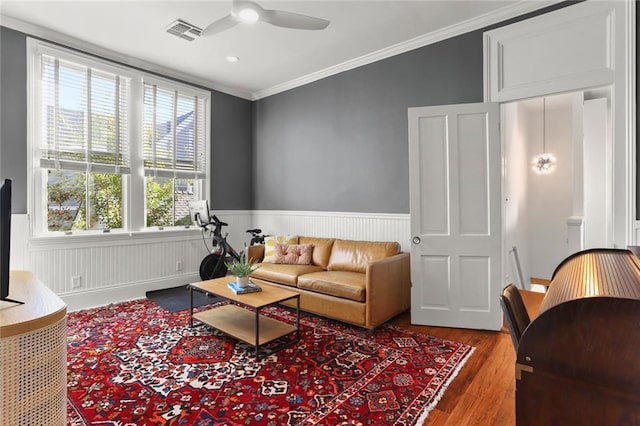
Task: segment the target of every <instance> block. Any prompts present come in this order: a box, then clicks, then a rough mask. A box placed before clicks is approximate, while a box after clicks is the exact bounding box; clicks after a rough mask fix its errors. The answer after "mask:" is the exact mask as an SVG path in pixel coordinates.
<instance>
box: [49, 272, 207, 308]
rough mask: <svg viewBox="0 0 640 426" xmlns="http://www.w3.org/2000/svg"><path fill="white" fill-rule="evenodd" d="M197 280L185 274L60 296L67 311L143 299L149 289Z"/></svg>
mask: <svg viewBox="0 0 640 426" xmlns="http://www.w3.org/2000/svg"><path fill="white" fill-rule="evenodd" d="M196 281H200V277H199V276H198V275H196V274H185V275H182V276H173V277H170V278H166V279H160V280H153V281H143V282H137V283H126V284H119V285H116V286H111V287H102V288H97V289H91V290H86V291H77V292H74V293H65V294H59V295H58V296H60V298H61V299H62V300H63V301H64V303H66V304H67V311H68V312H73V311H78V310H81V309H88V308H94V307H97V306H105V305H109V304H111V303H120V302H127V301H129V300H137V299H143V298H144V297H145V294H146V292H147V291H152V290H160V289H163V288H170V287H177V286H179V285H187V284H189V283H192V282H196Z"/></svg>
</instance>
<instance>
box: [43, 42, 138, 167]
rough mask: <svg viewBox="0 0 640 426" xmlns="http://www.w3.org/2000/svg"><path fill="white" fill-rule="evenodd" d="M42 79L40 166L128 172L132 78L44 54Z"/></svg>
mask: <svg viewBox="0 0 640 426" xmlns="http://www.w3.org/2000/svg"><path fill="white" fill-rule="evenodd" d="M40 82H41V91H40V95H41V98H42V102H41V108H42V111H41V113H42V120H41V123H42V126H43V128H42V136H43V137H42V140H41V142H40V166H41V167H44V168H50V169H65V170H83V171H85V170H86V171H94V172H99V173H116V174H129V173H130V162H129V141H128V123H127V117H128V111H127V108H128V97H129V93H130V80H129V79H128V78H127V77H122V76H119V75H116V74H112V73H109V72H106V71H104V70H99V69H95V68H91V67H88V66H84V65H79V64H76V63H73V62H70V61H66V60H61V59H59V58H55V57H53V56H49V55H46V54H43V55H42V58H41V80H40Z"/></svg>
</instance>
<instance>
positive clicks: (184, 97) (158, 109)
mask: <svg viewBox="0 0 640 426" xmlns="http://www.w3.org/2000/svg"><path fill="white" fill-rule="evenodd" d="M143 98H144V101H143V102H144V174H145V179H146V182H145V188H146V193H145V198H146V204H147V209H146V211H147V214H146V224H147V226H176V225H188V224H189V223H190V222H191V220H190V218H189V208H188V202H189V201H191V200H194V199H197V198H196V197H195V196H194V190H193V188H194V187H195V186H197V182H198V181H199V180H201V179H203V178H204V177H205V175H206V174H205V170H206V152H205V115H204V110H205V108H204V100H203V99H202V98H199V97H198V96H194V95H188V94H186V93H180V92H179V91H176V90H170V89H168V88H164V87H161V86H159V85H157V84H152V83H149V82H145V84H144V96H143Z"/></svg>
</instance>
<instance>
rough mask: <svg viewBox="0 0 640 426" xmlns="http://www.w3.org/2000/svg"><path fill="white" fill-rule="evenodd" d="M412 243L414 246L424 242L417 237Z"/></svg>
mask: <svg viewBox="0 0 640 426" xmlns="http://www.w3.org/2000/svg"><path fill="white" fill-rule="evenodd" d="M411 241H412V242H413V244H420V241H422V240H421V239H420V237H417V236H416V237H413V239H412V240H411Z"/></svg>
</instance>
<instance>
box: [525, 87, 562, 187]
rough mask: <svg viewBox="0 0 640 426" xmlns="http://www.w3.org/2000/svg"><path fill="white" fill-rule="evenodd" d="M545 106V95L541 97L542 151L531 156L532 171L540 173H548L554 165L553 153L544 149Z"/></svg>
mask: <svg viewBox="0 0 640 426" xmlns="http://www.w3.org/2000/svg"><path fill="white" fill-rule="evenodd" d="M546 124H547V108H546V97H543V98H542V153H541V154H538V155H536V156H535V157H533V161H532V162H531V164H533V171H534V172H536V173H537V174H540V175H548V174H549V173H551V172H552V171H553V169H555V167H556V161H557V160H556V157H555V155H553V154H551V153H549V152H547V151H546V144H545V142H546V130H547V128H546V127H547V126H546Z"/></svg>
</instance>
